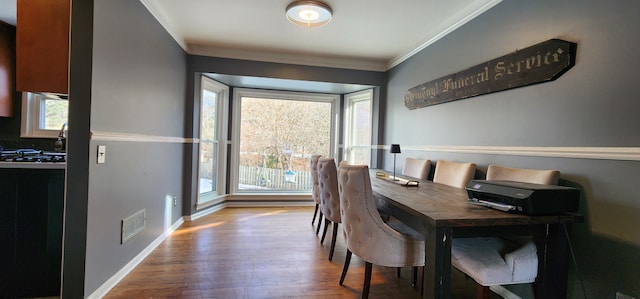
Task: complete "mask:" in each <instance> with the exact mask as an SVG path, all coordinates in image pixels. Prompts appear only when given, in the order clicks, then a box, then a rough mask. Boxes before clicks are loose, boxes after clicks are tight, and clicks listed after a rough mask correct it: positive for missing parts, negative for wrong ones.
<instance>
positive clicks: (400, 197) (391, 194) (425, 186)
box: [370, 169, 583, 227]
mask: <svg viewBox="0 0 640 299" xmlns="http://www.w3.org/2000/svg"><path fill="white" fill-rule="evenodd" d="M379 171H380V170H376V169H371V170H370V177H371V186H372V189H373V193H374V196H382V197H384V198H387V199H390V200H392V201H393V202H394V205H396V206H399V207H402V208H403V209H406V210H408V211H414V212H416V213H418V214H421V215H422V216H423V218H424V219H425V220H426V221H427V223H429V225H432V226H436V227H479V226H500V225H533V224H551V223H563V222H564V223H574V222H581V221H583V217H582V216H581V215H579V214H573V213H567V214H561V215H542V216H538V215H536V216H529V215H523V214H516V213H508V212H503V211H498V210H494V209H491V208H487V207H483V206H478V205H473V204H470V203H468V202H467V200H468V198H469V197H468V195H467V192H466V190H465V189H458V188H455V187H451V186H448V185H443V184H438V183H434V182H432V181H427V180H418V181H419V182H420V183H419V186H417V187H405V186H402V185H401V184H397V183H394V182H391V181H390V180H388V179H385V178H379V177H376V172H379ZM398 177H400V176H398ZM405 178H407V179H411V180H414V179H412V178H408V177H405Z"/></svg>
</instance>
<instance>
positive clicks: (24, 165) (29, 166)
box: [0, 162, 67, 169]
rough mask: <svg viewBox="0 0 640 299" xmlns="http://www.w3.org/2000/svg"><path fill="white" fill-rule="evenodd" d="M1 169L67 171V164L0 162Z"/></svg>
mask: <svg viewBox="0 0 640 299" xmlns="http://www.w3.org/2000/svg"><path fill="white" fill-rule="evenodd" d="M0 168H17V169H66V168H67V163H61V162H57V163H51V162H0Z"/></svg>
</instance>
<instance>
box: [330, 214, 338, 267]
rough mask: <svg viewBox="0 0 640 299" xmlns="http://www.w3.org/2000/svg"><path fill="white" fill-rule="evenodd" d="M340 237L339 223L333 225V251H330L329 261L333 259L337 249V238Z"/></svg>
mask: <svg viewBox="0 0 640 299" xmlns="http://www.w3.org/2000/svg"><path fill="white" fill-rule="evenodd" d="M337 237H338V223H337V222H334V223H333V238H332V239H331V250H329V261H331V260H332V259H333V251H334V250H335V249H336V238H337Z"/></svg>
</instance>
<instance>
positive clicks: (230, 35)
mask: <svg viewBox="0 0 640 299" xmlns="http://www.w3.org/2000/svg"><path fill="white" fill-rule="evenodd" d="M140 1H141V2H142V3H143V4H144V5H145V6H146V7H147V9H148V10H149V11H150V12H151V13H152V14H153V15H154V16H155V17H156V19H158V21H160V23H161V24H162V25H163V26H164V27H165V29H166V30H167V31H168V32H169V33H170V34H171V35H172V36H173V38H174V39H175V40H176V41H177V42H178V43H179V44H180V45H181V46H182V47H183V48H184V49H185V50H186V51H187V52H188V53H190V54H196V55H205V56H216V57H225V58H238V59H250V60H260V61H269V62H285V63H293V64H303V65H315V66H328V67H341V68H352V69H362V70H372V71H386V70H388V69H389V68H391V67H393V66H395V65H397V64H399V63H400V62H402V61H404V60H405V59H407V58H408V57H410V56H411V55H413V54H414V53H416V52H417V51H420V50H422V49H423V48H425V47H427V46H428V45H430V44H431V43H433V42H435V41H436V40H438V39H440V38H442V37H443V36H445V35H446V34H448V33H449V32H451V31H453V30H455V29H456V28H458V27H460V26H461V25H463V24H465V23H466V22H468V21H469V20H471V19H473V18H475V17H476V16H478V15H480V14H481V13H483V12H485V11H486V10H488V9H490V8H491V7H493V6H494V5H496V4H498V3H499V2H501V1H502V0H400V1H389V0H347V1H345V0H323V1H324V2H325V3H326V4H328V5H329V6H331V8H332V10H333V19H332V20H331V22H330V23H329V24H327V25H324V26H321V27H312V28H309V27H302V26H299V25H295V24H293V23H291V22H290V21H288V20H287V18H286V17H285V9H286V7H287V5H289V4H290V3H291V2H293V0H269V1H265V0H216V1H211V0H190V1H175V0H140Z"/></svg>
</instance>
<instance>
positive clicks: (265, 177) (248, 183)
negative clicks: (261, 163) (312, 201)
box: [239, 166, 313, 191]
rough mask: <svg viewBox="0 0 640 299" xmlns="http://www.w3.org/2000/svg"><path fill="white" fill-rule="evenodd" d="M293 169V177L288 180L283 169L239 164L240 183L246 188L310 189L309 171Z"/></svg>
mask: <svg viewBox="0 0 640 299" xmlns="http://www.w3.org/2000/svg"><path fill="white" fill-rule="evenodd" d="M294 171H295V172H296V175H295V179H294V180H293V181H288V180H287V177H286V176H285V170H283V169H273V168H264V167H256V166H240V171H239V172H240V173H239V178H240V185H242V186H245V187H246V188H248V189H251V188H255V189H274V190H296V191H305V190H309V191H310V190H311V186H312V184H313V182H312V178H311V172H310V171H308V170H294Z"/></svg>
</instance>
